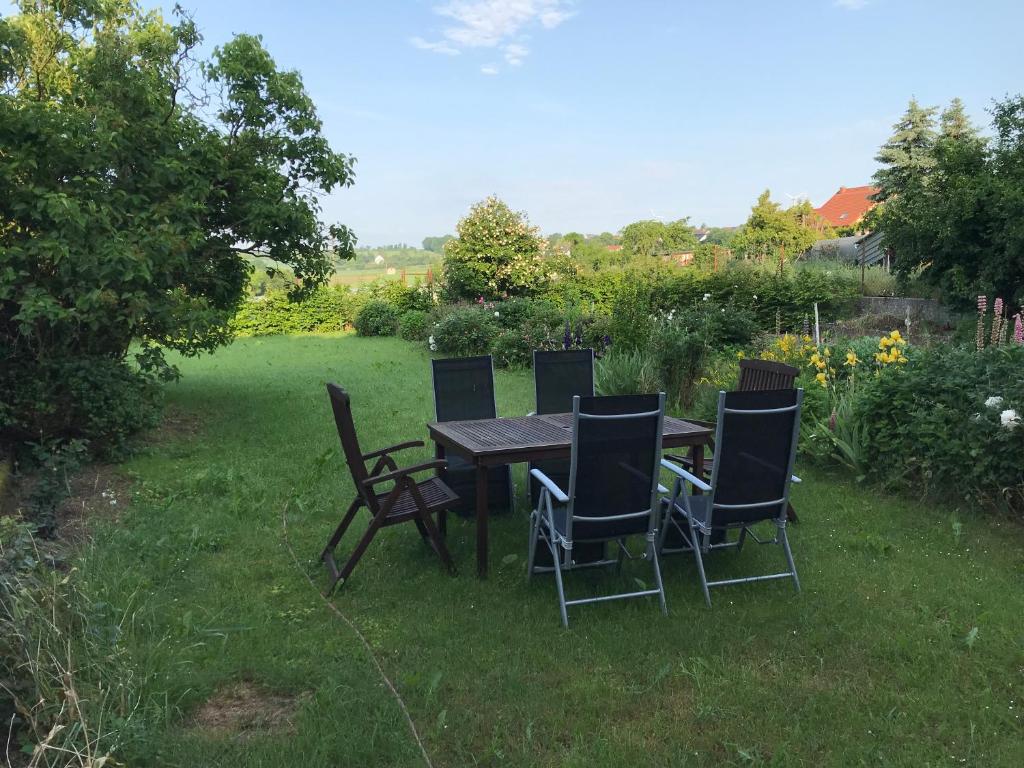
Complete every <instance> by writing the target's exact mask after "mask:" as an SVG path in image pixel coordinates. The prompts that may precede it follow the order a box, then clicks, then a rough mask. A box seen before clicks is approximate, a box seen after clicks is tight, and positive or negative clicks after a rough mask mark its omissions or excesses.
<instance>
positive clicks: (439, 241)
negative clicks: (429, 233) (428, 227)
mask: <svg viewBox="0 0 1024 768" xmlns="http://www.w3.org/2000/svg"><path fill="white" fill-rule="evenodd" d="M454 237H455V236H454V235H443V236H441V237H424V238H423V250H424V251H431V252H432V253H444V244H445V243H447V242H448V241H449V240H453V239H454Z"/></svg>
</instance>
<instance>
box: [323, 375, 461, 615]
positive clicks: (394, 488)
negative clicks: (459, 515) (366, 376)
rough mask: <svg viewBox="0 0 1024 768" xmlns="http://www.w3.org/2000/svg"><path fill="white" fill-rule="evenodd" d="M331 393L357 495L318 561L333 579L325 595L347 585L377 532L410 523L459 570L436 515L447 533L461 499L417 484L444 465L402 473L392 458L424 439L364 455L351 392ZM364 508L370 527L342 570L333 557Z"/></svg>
mask: <svg viewBox="0 0 1024 768" xmlns="http://www.w3.org/2000/svg"><path fill="white" fill-rule="evenodd" d="M327 393H328V395H329V396H330V398H331V408H332V410H333V411H334V422H335V425H336V426H337V428H338V437H340V438H341V447H342V450H343V451H344V453H345V461H346V462H347V463H348V469H349V472H351V474H352V482H353V484H354V485H355V487H356V494H357V495H356V498H355V499H354V500H353V501H352V504H351V505H349V508H348V511H347V512H346V513H345V516H344V517H343V518H342V520H341V523H340V524H339V525H338V527H337V529H335V531H334V534H333V535H332V536H331V539H330V541H328V542H327V546H326V547H324V551H323V553H321V555H320V559H321V560H323V561H324V563H326V564H327V569H328V571H329V572H330V578H331V583H330V585H329V586H328V587H327V590H326V591H325V594H327V595H330V594H331V592H333V591H334V588H335V587H336V586H337V585H338V584H339V583H344V582H345V580H346V579H348V577H349V575H350V574H351V573H352V569H353V568H355V567H356V563H358V562H359V559H360V558H361V557H362V556H363V553H364V552H366V548H367V547H368V546H369V545H370V541H372V540H373V537H374V536H375V535H376V533H377V531H378V530H380V529H381V528H386V527H387V526H390V525H398V524H399V523H405V522H408V521H410V520H412V521H413V522H415V523H416V527H417V528H418V529H419V531H420V535H421V536H422V537H423V538H424V539H425V540H427V541H429V543H430V544H431V546H432V547H433V549H434V551H435V552H437V554H438V556H439V557H440V558H441V562H442V563H444V565H445V566H446V567H447V568H448V570H449V571H453V570H454V568H455V565H454V564H453V563H452V558H451V555H450V554H449V553H448V548H447V547H446V546H445V544H444V539H443V538H442V535H441V533H440V532H439V531H438V528H437V526H435V525H434V520H433V515H434V514H436V515H437V516H438V525H439V526H440V529H441V531H444V530H445V513H446V510H448V509H451V508H452V507H454V506H455V505H456V504H457V503H458V500H459V497H458V496H456V495H455V492H454V491H452V490H451V488H449V487H448V486H447V485H445V484H444V483H443V482H442V481H441V480H440V479H439V478H437V477H431V478H428V479H426V480H420V481H418V482H417V481H416V480H415V479H413V475H415V474H417V473H419V472H425V471H427V470H437V469H442V468H443V466H444V463H445V462H444V461H443V460H439V459H435V460H434V461H428V462H425V463H423V464H416V465H415V466H411V467H403V468H399V467H398V465H397V464H396V463H395V460H394V459H393V458H392V454H393V453H395V452H397V451H401V450H404V449H406V448H415V447H419V446H422V445H423V441H421V440H414V441H410V442H406V443H399V444H398V445H393V446H391V447H390V448H382V449H380V450H379V451H371V452H370V453H363V452H362V450H361V449H360V447H359V438H358V436H357V435H356V428H355V423H354V422H353V420H352V405H351V402H350V400H349V396H348V393H347V392H346V391H345V390H344V389H342V388H341V387H339V386H338V385H337V384H328V385H327ZM371 459H376V462H375V463H374V465H373V468H372V469H370V470H369V471H367V469H366V462H368V461H370V460H371ZM391 483H393V485H391V487H390V488H387V487H385V488H383V489H381V488H379V486H381V485H385V484H391ZM364 506H365V507H366V508H367V509H368V510H369V511H370V515H371V518H370V525H369V527H368V528H367V529H366V532H365V533H364V534H363V536H362V538H361V539H360V540H359V543H358V544H357V545H356V547H355V549H354V550H353V551H352V554H351V555H350V556H349V558H348V560H347V561H346V562H345V565H344V566H343V567H342V568H340V569H339V568H338V564H337V562H336V560H335V556H334V555H335V550H336V549H337V547H338V544H339V542H340V541H341V538H342V536H344V535H345V531H346V530H347V529H348V527H349V525H351V524H352V520H353V519H354V518H355V516H356V513H357V512H358V511H359V508H360V507H364Z"/></svg>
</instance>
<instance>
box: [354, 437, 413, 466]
mask: <svg viewBox="0 0 1024 768" xmlns="http://www.w3.org/2000/svg"><path fill="white" fill-rule="evenodd" d="M422 445H423V441H422V440H410V441H408V442H406V443H399V444H398V445H392V446H391V447H389V448H381V449H380V450H379V451H370V452H369V453H364V454H363V461H366V460H367V459H375V458H377V457H378V456H385V455H387V454H389V453H394V452H395V451H404V450H405V449H406V448H419V447H421V446H422Z"/></svg>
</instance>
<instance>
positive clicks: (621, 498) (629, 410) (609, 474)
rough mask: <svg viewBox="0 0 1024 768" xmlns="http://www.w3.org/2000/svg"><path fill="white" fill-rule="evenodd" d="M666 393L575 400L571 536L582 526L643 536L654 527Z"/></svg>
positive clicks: (570, 486)
mask: <svg viewBox="0 0 1024 768" xmlns="http://www.w3.org/2000/svg"><path fill="white" fill-rule="evenodd" d="M664 418H665V393H664V392H662V393H661V394H658V395H616V396H612V397H580V396H578V395H577V396H576V397H574V398H573V434H572V458H571V461H570V469H569V519H568V521H567V530H566V533H567V536H568V537H569V538H570V539H571V538H572V531H573V527H574V526H579V525H580V524H581V523H582V524H583V525H584V526H585V528H586V529H587V530H588V531H589V532H590V533H591V535H592V537H593V536H594V535H601V533H602V530H603V531H608V532H613V533H614V532H615V531H620V532H623V533H626V532H642V531H647V530H650V529H651V527H652V526H653V524H654V510H655V509H656V507H657V491H658V475H659V472H660V467H661V442H662V424H663V422H664Z"/></svg>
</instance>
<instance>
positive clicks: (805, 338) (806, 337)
mask: <svg viewBox="0 0 1024 768" xmlns="http://www.w3.org/2000/svg"><path fill="white" fill-rule="evenodd" d="M803 342H804V344H810V343H811V337H810V336H806V335H805V336H804V337H803Z"/></svg>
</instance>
